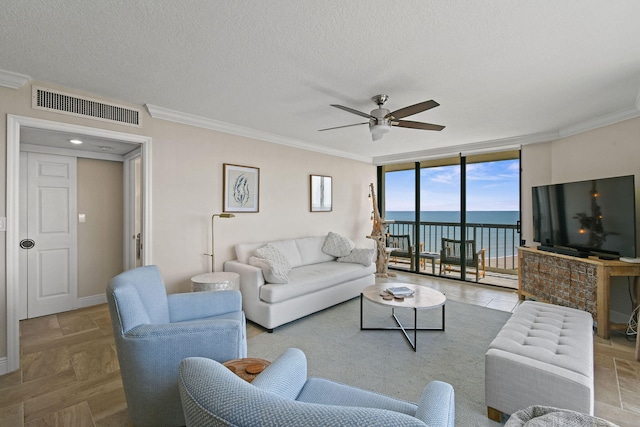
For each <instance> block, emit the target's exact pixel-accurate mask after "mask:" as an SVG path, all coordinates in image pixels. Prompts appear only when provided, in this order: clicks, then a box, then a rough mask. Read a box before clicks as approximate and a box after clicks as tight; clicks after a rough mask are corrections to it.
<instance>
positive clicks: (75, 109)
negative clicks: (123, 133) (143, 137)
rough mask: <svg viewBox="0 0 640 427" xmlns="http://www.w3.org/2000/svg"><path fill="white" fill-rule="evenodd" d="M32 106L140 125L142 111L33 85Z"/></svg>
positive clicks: (112, 121)
mask: <svg viewBox="0 0 640 427" xmlns="http://www.w3.org/2000/svg"><path fill="white" fill-rule="evenodd" d="M31 98H32V99H31V107H32V108H34V109H37V110H47V111H55V112H58V113H63V114H69V115H72V116H78V117H85V118H91V119H96V120H102V121H106V122H111V123H119V124H123V125H129V126H136V127H140V126H141V125H140V111H139V110H135V109H131V108H128V107H125V106H122V105H117V104H110V103H105V102H102V101H98V100H97V99H91V98H86V97H84V96H77V95H73V94H70V93H65V92H61V91H57V90H52V89H46V88H43V87H39V86H33V90H32V94H31Z"/></svg>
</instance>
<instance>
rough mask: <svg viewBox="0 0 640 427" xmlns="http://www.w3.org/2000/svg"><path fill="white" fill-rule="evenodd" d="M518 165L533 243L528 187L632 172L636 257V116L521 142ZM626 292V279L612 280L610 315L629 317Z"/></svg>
mask: <svg viewBox="0 0 640 427" xmlns="http://www.w3.org/2000/svg"><path fill="white" fill-rule="evenodd" d="M521 165H522V189H521V194H522V196H521V197H522V215H521V216H522V238H523V239H525V240H526V241H527V244H530V245H531V244H533V226H532V215H531V187H532V186H536V185H546V184H556V183H562V182H571V181H582V180H587V179H593V178H606V177H613V176H622V175H635V182H636V251H637V256H640V244H639V243H638V238H639V237H640V222H638V217H639V216H638V214H640V208H639V206H640V205H639V203H640V192H639V188H640V118H635V119H631V120H626V121H624V122H620V123H616V124H613V125H609V126H605V127H602V128H599V129H595V130H591V131H588V132H584V133H581V134H578V135H574V136H571V137H568V138H563V139H559V140H557V141H553V142H548V143H542V144H535V145H527V146H524V147H523V148H522V163H521ZM628 292H629V289H628V281H627V279H626V278H613V279H612V291H611V299H612V301H611V308H612V310H613V313H612V319H613V320H616V321H624V322H626V321H627V320H628V316H629V315H630V314H631V302H630V300H629V293H628ZM614 317H615V318H614Z"/></svg>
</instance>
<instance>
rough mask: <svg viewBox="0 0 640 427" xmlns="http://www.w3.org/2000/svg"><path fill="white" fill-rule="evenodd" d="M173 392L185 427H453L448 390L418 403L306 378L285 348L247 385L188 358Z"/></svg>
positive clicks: (300, 361) (441, 386) (297, 353)
mask: <svg viewBox="0 0 640 427" xmlns="http://www.w3.org/2000/svg"><path fill="white" fill-rule="evenodd" d="M178 387H179V388H180V397H181V398H182V406H183V409H184V414H185V418H186V421H187V426H188V427H205V426H206V427H210V426H229V425H233V426H237V427H253V426H274V427H285V426H305V427H313V426H318V427H332V426H335V427H338V426H340V427H344V426H367V427H372V426H385V427H386V426H422V427H424V426H431V427H454V422H455V399H454V392H453V387H451V385H449V384H447V383H444V382H440V381H433V382H431V383H429V384H427V386H426V387H425V389H424V391H423V392H422V396H421V397H420V401H419V402H418V404H414V403H409V402H405V401H402V400H397V399H393V398H391V397H387V396H383V395H381V394H378V393H373V392H370V391H366V390H362V389H358V388H354V387H350V386H347V385H344V384H339V383H336V382H333V381H329V380H326V379H320V378H309V379H307V359H306V357H305V355H304V353H303V352H302V351H301V350H298V349H296V348H290V349H288V350H287V351H286V352H284V353H283V354H282V355H281V356H280V357H278V358H277V359H276V360H275V361H274V362H273V363H272V364H271V365H269V366H268V367H267V368H266V369H265V370H264V371H262V373H261V374H260V375H258V376H257V377H256V379H255V380H253V382H252V383H248V382H245V381H244V380H242V379H240V378H239V377H237V376H236V375H235V374H234V373H232V372H231V371H230V370H229V369H227V368H226V367H224V366H223V365H221V364H220V363H218V362H215V361H213V360H208V359H204V358H198V357H190V358H187V359H185V360H183V361H182V363H181V364H180V369H179V375H178Z"/></svg>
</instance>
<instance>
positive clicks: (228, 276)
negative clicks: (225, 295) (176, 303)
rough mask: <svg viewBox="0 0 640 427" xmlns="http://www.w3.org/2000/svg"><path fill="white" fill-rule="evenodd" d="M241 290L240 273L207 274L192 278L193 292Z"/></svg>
mask: <svg viewBox="0 0 640 427" xmlns="http://www.w3.org/2000/svg"><path fill="white" fill-rule="evenodd" d="M239 289H240V275H239V274H238V273H228V272H219V273H205V274H200V275H198V276H194V277H192V278H191V292H200V291H228V290H239Z"/></svg>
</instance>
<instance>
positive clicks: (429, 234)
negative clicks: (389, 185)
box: [387, 221, 520, 273]
mask: <svg viewBox="0 0 640 427" xmlns="http://www.w3.org/2000/svg"><path fill="white" fill-rule="evenodd" d="M413 229H414V222H412V221H394V222H391V223H389V225H388V228H387V232H388V233H389V234H399V235H407V234H408V235H409V236H410V241H411V245H412V246H414V247H416V248H418V249H419V250H420V252H438V253H439V252H440V247H441V241H442V240H441V239H442V238H447V239H460V237H461V227H460V224H459V223H455V222H420V229H419V233H420V234H419V235H420V241H419V244H418V245H416V244H415V243H414V232H413ZM465 237H466V240H475V241H476V248H477V249H481V248H484V249H486V255H485V257H486V258H485V265H486V267H487V269H488V270H493V271H500V272H512V273H513V272H514V271H515V270H516V269H517V268H518V262H517V259H516V256H517V247H518V246H519V245H520V233H519V231H518V226H517V225H516V224H473V223H467V226H466V236H465Z"/></svg>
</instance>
